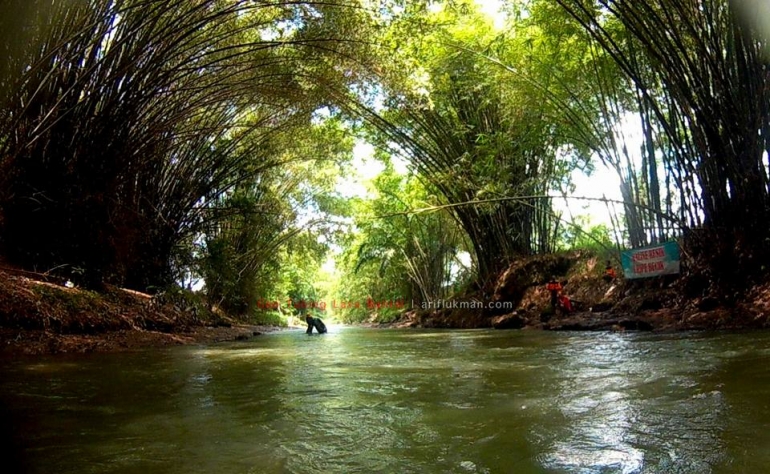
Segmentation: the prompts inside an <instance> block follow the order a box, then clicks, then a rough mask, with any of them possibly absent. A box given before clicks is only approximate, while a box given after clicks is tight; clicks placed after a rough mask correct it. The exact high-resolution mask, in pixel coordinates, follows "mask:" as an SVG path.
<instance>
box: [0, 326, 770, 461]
mask: <svg viewBox="0 0 770 474" xmlns="http://www.w3.org/2000/svg"><path fill="white" fill-rule="evenodd" d="M0 372H2V373H1V374H0V375H1V377H2V378H0V380H1V382H0V402H2V408H3V418H4V422H3V430H4V431H3V438H4V439H3V440H0V441H2V442H3V444H4V445H5V448H6V449H4V451H5V452H7V453H9V452H14V453H15V456H13V455H6V458H5V459H4V463H3V464H5V465H7V466H10V467H11V468H12V470H11V471H9V470H6V469H3V471H4V472H12V471H13V470H16V471H19V472H32V473H141V474H150V473H227V474H233V473H283V472H287V473H331V472H339V473H354V472H361V473H371V472H382V473H431V472H436V473H452V472H454V473H498V472H505V473H508V472H515V473H551V472H554V473H559V472H564V473H698V474H704V473H728V472H739V473H743V472H745V473H760V472H768V470H769V469H770V333H768V332H755V333H740V334H733V333H730V334H724V333H723V334H706V333H689V334H682V333H680V334H666V335H656V334H649V333H647V334H645V333H637V334H631V333H627V334H619V333H590V334H589V333H546V332H528V331H486V330H477V331H420V330H372V329H359V328H331V330H330V333H329V334H326V335H321V336H318V335H313V336H308V335H306V334H304V333H303V332H298V331H286V332H281V333H274V334H267V335H264V336H260V337H258V338H254V339H252V340H250V341H247V342H239V343H231V344H221V345H212V346H208V347H174V348H169V349H161V350H158V349H153V350H146V351H140V352H128V353H112V354H88V355H78V356H74V355H73V356H61V355H59V356H50V357H35V358H29V359H26V358H23V359H12V360H4V361H3V364H2V368H1V369H0ZM7 448H11V451H8V450H7ZM9 456H10V457H9Z"/></svg>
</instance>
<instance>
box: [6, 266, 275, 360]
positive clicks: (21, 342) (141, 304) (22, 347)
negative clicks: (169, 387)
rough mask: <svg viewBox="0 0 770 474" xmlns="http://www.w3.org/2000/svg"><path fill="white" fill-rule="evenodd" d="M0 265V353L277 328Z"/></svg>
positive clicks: (236, 336)
mask: <svg viewBox="0 0 770 474" xmlns="http://www.w3.org/2000/svg"><path fill="white" fill-rule="evenodd" d="M63 283H64V282H59V281H56V280H54V279H51V278H46V277H45V276H43V275H36V274H32V273H29V272H22V271H18V270H10V269H4V270H0V354H46V353H62V352H66V353H82V352H93V351H118V350H131V349H137V348H141V347H164V346H170V345H180V344H206V343H213V342H223V341H233V340H246V339H249V338H251V337H255V336H258V335H260V334H262V333H264V332H268V331H275V330H279V329H280V328H278V327H273V326H256V325H250V324H243V323H240V322H238V321H235V320H232V319H229V318H227V317H224V316H220V315H218V314H216V313H214V312H211V311H208V310H206V309H205V308H201V307H200V305H196V304H193V302H190V301H185V299H184V298H181V297H170V296H166V297H151V296H150V295H147V294H144V293H138V292H134V291H130V290H123V289H119V288H107V290H106V291H105V292H104V293H95V292H91V291H86V290H81V289H77V288H67V287H66V286H64V285H63Z"/></svg>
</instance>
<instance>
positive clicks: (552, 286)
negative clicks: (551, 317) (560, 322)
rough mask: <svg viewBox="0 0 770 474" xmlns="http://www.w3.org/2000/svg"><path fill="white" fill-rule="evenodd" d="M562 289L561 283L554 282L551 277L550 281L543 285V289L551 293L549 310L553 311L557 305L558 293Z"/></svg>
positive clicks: (554, 279)
mask: <svg viewBox="0 0 770 474" xmlns="http://www.w3.org/2000/svg"><path fill="white" fill-rule="evenodd" d="M562 288H563V287H562V286H561V283H559V282H558V281H556V278H555V277H551V281H549V282H548V283H547V284H546V285H545V289H546V290H548V291H549V292H550V293H551V309H553V310H554V311H556V306H557V305H558V304H559V293H561V290H562Z"/></svg>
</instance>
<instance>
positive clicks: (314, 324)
mask: <svg viewBox="0 0 770 474" xmlns="http://www.w3.org/2000/svg"><path fill="white" fill-rule="evenodd" d="M305 322H306V323H307V331H305V334H313V328H315V329H316V331H318V334H325V333H326V325H325V324H324V322H323V321H321V318H314V317H312V316H310V315H309V314H308V315H305Z"/></svg>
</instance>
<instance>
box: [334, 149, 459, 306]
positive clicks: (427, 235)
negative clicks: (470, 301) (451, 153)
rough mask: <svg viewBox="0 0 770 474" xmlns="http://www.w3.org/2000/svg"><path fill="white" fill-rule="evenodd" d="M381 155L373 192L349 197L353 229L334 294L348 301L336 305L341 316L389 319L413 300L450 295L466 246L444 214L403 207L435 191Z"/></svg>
mask: <svg viewBox="0 0 770 474" xmlns="http://www.w3.org/2000/svg"><path fill="white" fill-rule="evenodd" d="M383 159H385V160H386V168H385V170H384V171H383V172H382V173H381V174H380V175H379V176H377V177H376V178H375V179H374V180H373V183H372V188H373V191H374V192H375V193H376V195H375V197H374V198H373V199H371V200H358V201H354V202H353V207H354V214H355V215H356V222H355V233H354V234H352V235H351V236H350V237H349V238H348V239H347V241H346V242H345V244H344V251H343V253H342V255H341V256H340V258H339V259H338V264H339V269H340V272H341V276H340V280H339V283H338V285H337V286H336V289H335V290H334V298H335V301H339V302H340V304H342V303H343V302H344V303H345V304H349V306H348V307H345V308H340V311H339V312H340V313H341V317H342V318H343V320H345V321H360V320H363V319H365V318H367V317H369V316H371V315H373V314H374V315H375V316H376V317H377V319H378V320H380V321H385V320H391V319H392V318H394V317H395V316H396V315H397V314H399V313H400V312H402V311H404V310H405V309H407V308H409V307H410V306H411V305H412V304H413V303H414V304H419V302H420V301H427V300H435V299H438V298H442V297H446V296H448V292H449V291H451V284H452V283H454V281H453V278H457V276H456V275H453V270H456V268H457V264H456V259H457V255H458V253H459V251H461V250H462V249H464V248H465V247H464V245H465V244H464V241H463V238H462V233H461V232H460V230H459V229H458V227H457V225H456V223H455V222H454V221H453V220H452V219H451V217H450V216H449V215H448V214H446V213H439V212H436V213H424V214H416V215H414V214H408V213H405V212H406V211H407V210H412V209H417V208H421V207H426V206H430V205H434V204H436V201H435V198H434V197H433V193H432V192H430V188H427V187H425V186H424V185H423V184H422V183H421V182H420V181H419V180H417V179H416V178H415V177H414V176H403V175H399V174H397V173H396V172H395V171H394V169H393V167H392V166H391V165H390V162H389V161H388V160H387V157H383ZM378 304H379V306H377V305H378Z"/></svg>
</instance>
